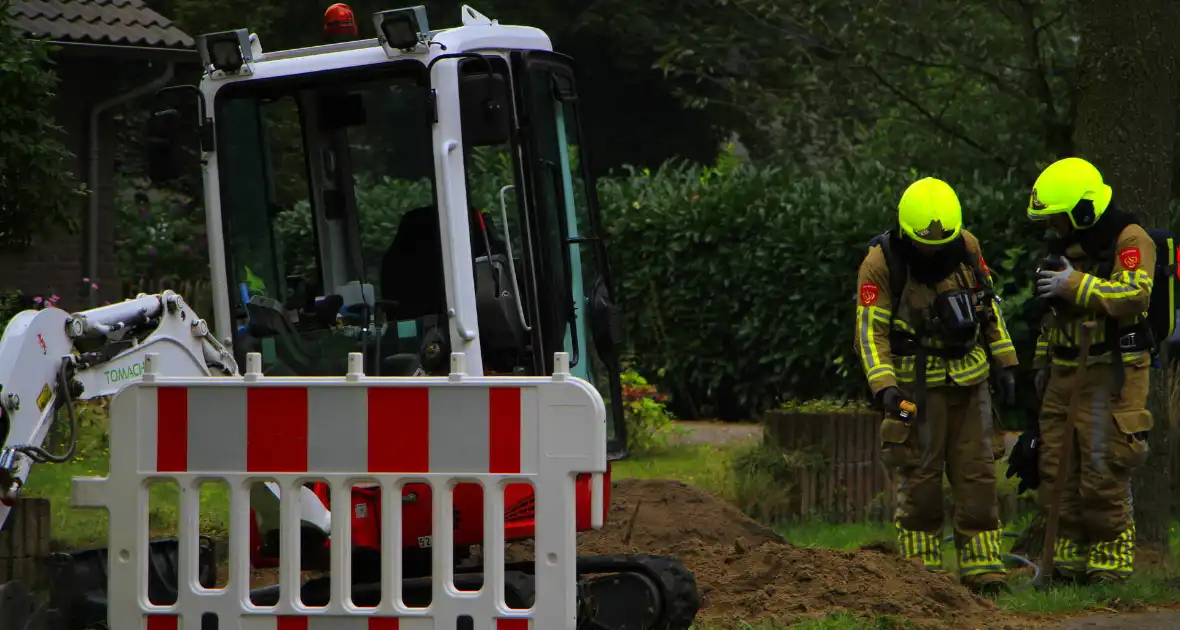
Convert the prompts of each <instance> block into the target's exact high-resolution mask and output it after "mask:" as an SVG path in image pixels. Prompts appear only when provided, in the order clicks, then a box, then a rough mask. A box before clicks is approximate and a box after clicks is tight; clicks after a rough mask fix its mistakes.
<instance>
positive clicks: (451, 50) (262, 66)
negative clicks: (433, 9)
mask: <svg viewBox="0 0 1180 630" xmlns="http://www.w3.org/2000/svg"><path fill="white" fill-rule="evenodd" d="M407 14H410V15H415V16H416V17H417V20H418V21H417V23H416V24H414V26H415V27H420V28H422V29H423V30H422V31H421V32H419V33H417V35H418V38H419V40H420V43H419V44H418V45H416V46H414V47H412V48H409V49H401V48H397V47H395V46H392V45H390V43H389V39H388V36H387V35H382V37H380V38H376V37H374V38H369V39H358V40H352V41H341V42H336V43H329V44H323V45H320V46H309V47H305V48H294V49H290V50H276V51H269V52H268V51H264V50H263V48H262V41H261V37H259V35H258V34H256V33H249V32H248V31H247V30H246V29H237V30H234V31H225V32H221V33H212V34H207V35H201V36H199V37H198V38H197V46H198V48H199V49H200V50H201V54H202V59H203V61H204V63H205V67H206V68H207V70H208V71H207V72H206V74H205V76H204V78H203V81H202V82H203V83H205V84H206V85H207V86H208V85H209V84H208V82H213V83H214V84H224V83H227V82H233V81H238V80H248V79H261V78H269V77H277V76H288V75H293V74H306V73H310V72H320V71H327V70H336V69H342V68H353V67H358V66H365V65H370V64H377V63H382V62H386V61H391V60H396V59H417V60H420V61H421V62H422V63H424V64H430V62H431V61H432V60H433V59H434V58H436V57H440V56H453V55H456V54H458V53H465V52H473V51H478V50H505V49H515V50H545V51H552V50H553V45H552V42H551V41H550V39H549V36H548V35H547V34H546V33H545V32H544V31H542V30H540V29H538V28H534V27H531V26H516V25H503V24H500V23H499V22H497V21H496V20H492V19H490V18H488V17H487V16H485V15H483V14H481V13H479V12H478V11H476V10H475V9H472V8H471V7H469V6H466V5H464V7H463V9H462V14H463V24H462V25H461V26H457V27H453V28H446V29H440V30H426V29H427V28H428V27H427V25H426V24H425V11H424V9H422V8H421V7H413V8H410V9H395V10H392V11H382V12H379V13H377V14H375V15H374V16H373V17H374V20H373V23H374V26H376V27H377V28H378V29H380V26H379V24H381V19H382V17H383V16H388V15H398V16H401V15H407ZM231 43H237V46H236V48H237V51H238V59H239V60H240V63H241V66H240V68H239V69H237V70H231V71H229V72H227V71H225V70H222V69H218V68H217V67H216V66H217V65H218V64H216V63H214V62H215V61H216V59H217V54H216V52H215V51H214V50H213V49H214V47H215V46H218V45H221V46H224V45H226V44H231ZM207 89H208V88H207ZM215 90H216V88H213V89H212V90H210V91H215Z"/></svg>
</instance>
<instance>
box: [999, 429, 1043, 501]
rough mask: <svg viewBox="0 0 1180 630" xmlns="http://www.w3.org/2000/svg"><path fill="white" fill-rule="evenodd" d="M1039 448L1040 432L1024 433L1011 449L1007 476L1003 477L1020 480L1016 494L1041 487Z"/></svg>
mask: <svg viewBox="0 0 1180 630" xmlns="http://www.w3.org/2000/svg"><path fill="white" fill-rule="evenodd" d="M1040 446H1041V436H1040V432H1039V431H1025V432H1024V433H1021V434H1020V438H1019V439H1017V440H1016V444H1015V445H1014V446H1013V447H1012V454H1010V455H1009V456H1008V474H1006V475H1005V477H1007V478H1008V479H1011V478H1012V477H1016V478H1018V479H1020V484H1019V485H1018V486H1017V487H1016V494H1022V493H1023V492H1024V491H1025V490H1036V489H1037V488H1038V487H1040V485H1041V471H1040V468H1039V467H1038V464H1039V463H1040V462H1039V460H1040V458H1039V457H1038V454H1039V453H1040Z"/></svg>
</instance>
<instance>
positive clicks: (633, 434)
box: [621, 369, 674, 455]
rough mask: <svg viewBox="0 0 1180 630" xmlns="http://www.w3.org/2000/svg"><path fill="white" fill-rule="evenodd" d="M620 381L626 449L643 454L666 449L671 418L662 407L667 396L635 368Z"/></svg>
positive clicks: (625, 372) (671, 424)
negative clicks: (625, 429) (625, 427)
mask: <svg viewBox="0 0 1180 630" xmlns="http://www.w3.org/2000/svg"><path fill="white" fill-rule="evenodd" d="M621 380H622V385H623V410H624V420H625V421H626V423H627V450H628V451H629V452H630V453H632V454H634V455H644V454H647V453H650V452H652V451H654V450H657V449H659V448H661V447H664V446H667V444H668V438H669V437H670V436H671V435H672V433H673V430H674V425H673V421H674V418H673V417H672V414H671V413H669V412H668V410H667V408H666V407H665V401H666V400H667V396H665V395H664V394H661V393H660V392H659V391H658V390H657V389H656V387H655V386H654V385H651V384H649V383H648V382H647V379H645V378H643V377H642V376H640V375H639V373H638V372H636V371H635V370H634V369H627V370H626V371H624V372H623V374H622V378H621Z"/></svg>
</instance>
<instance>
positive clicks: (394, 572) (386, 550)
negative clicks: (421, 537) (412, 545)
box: [370, 434, 403, 614]
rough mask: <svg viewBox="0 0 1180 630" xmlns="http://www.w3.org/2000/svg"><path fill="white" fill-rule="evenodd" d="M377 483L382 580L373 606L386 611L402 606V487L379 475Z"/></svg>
mask: <svg viewBox="0 0 1180 630" xmlns="http://www.w3.org/2000/svg"><path fill="white" fill-rule="evenodd" d="M370 435H371V434H370ZM370 439H371V438H370ZM371 443H372V442H371V441H370V444H371ZM380 483H381V575H382V582H381V605H380V606H379V607H378V609H377V610H378V611H380V612H381V614H388V613H392V612H395V611H397V610H399V609H400V608H401V607H402V580H401V577H402V573H403V569H402V515H401V511H402V488H401V484H400V483H399V482H398V481H397V480H390V479H383V480H380Z"/></svg>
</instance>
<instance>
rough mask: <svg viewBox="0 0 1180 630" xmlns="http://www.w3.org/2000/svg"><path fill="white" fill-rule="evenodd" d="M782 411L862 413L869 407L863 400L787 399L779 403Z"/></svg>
mask: <svg viewBox="0 0 1180 630" xmlns="http://www.w3.org/2000/svg"><path fill="white" fill-rule="evenodd" d="M778 408H779V409H781V410H783V411H793V412H796V413H863V412H865V411H868V410H869V409H870V406H869V404H868V403H867V402H865V401H853V400H834V399H831V398H825V399H819V400H793V399H792V400H787V401H784V402H782V403H781V404H779V406H778Z"/></svg>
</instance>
